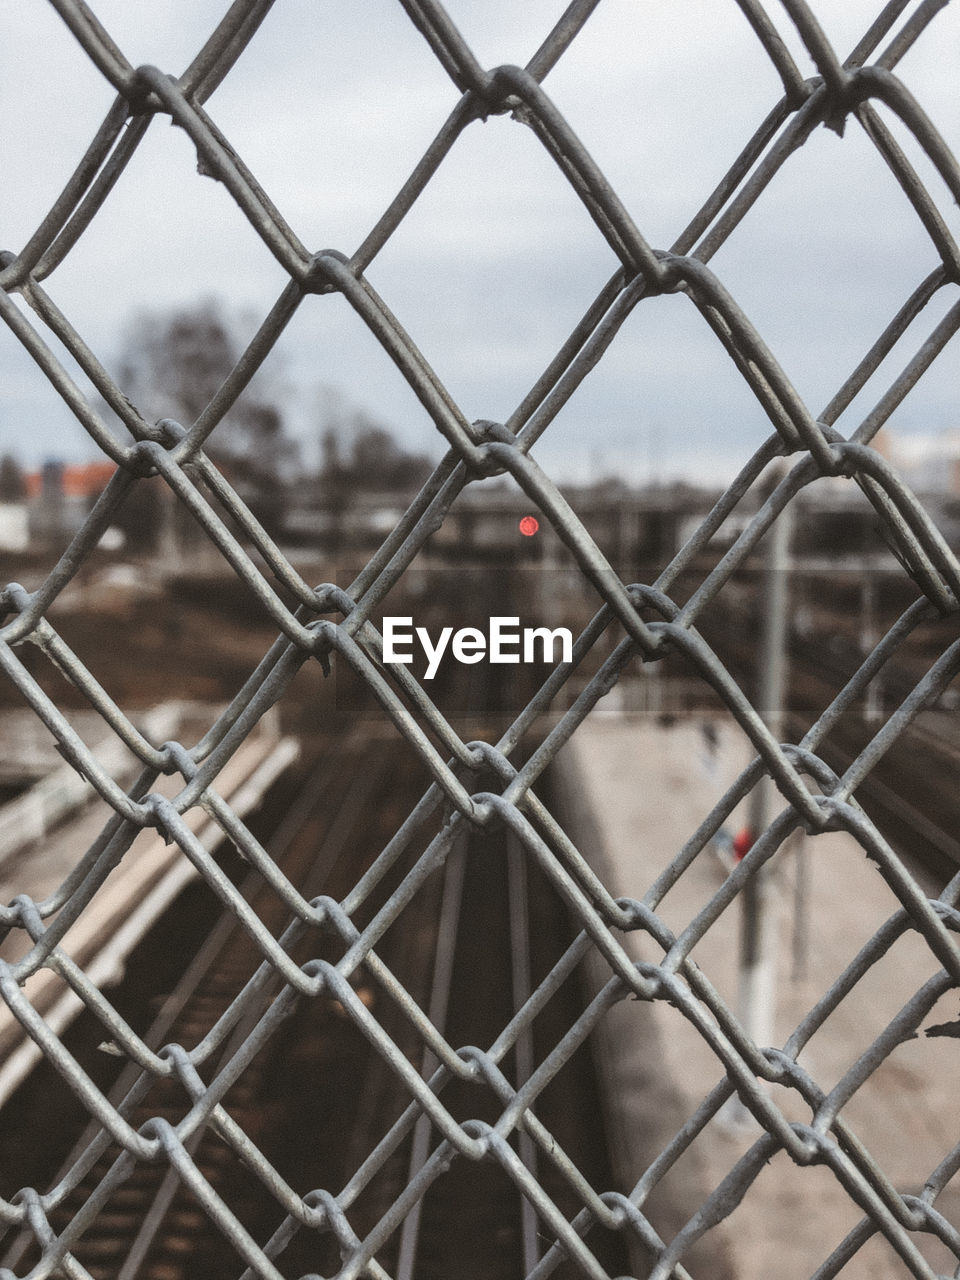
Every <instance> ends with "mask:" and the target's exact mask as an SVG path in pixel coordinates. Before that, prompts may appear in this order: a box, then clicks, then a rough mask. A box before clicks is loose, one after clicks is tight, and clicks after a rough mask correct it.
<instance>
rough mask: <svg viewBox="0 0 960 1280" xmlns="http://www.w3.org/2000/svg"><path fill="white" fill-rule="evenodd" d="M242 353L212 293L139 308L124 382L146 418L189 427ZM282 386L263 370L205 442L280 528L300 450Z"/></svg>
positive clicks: (261, 514) (123, 365)
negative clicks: (166, 306)
mask: <svg viewBox="0 0 960 1280" xmlns="http://www.w3.org/2000/svg"><path fill="white" fill-rule="evenodd" d="M241 353H242V343H241V340H240V338H239V336H238V334H237V326H236V324H235V322H234V321H233V320H232V319H231V318H230V317H229V316H228V315H227V314H226V312H225V311H224V310H223V308H222V307H221V306H220V305H219V304H218V303H216V302H214V301H212V300H209V299H208V300H205V301H203V302H199V303H197V304H196V305H194V306H191V307H183V308H177V309H173V310H170V311H150V312H142V313H140V314H139V315H138V316H136V317H135V318H134V320H133V321H132V323H131V324H130V325H129V327H128V330H127V333H126V337H125V340H124V345H123V350H122V353H121V359H120V368H119V374H120V382H121V385H122V386H123V388H124V390H125V391H126V393H127V395H128V396H129V397H130V399H131V400H132V401H133V402H134V403H135V404H136V405H137V406H138V408H139V409H140V410H141V411H142V412H143V413H145V414H146V415H147V416H148V417H149V418H151V419H152V420H154V421H156V420H158V419H160V418H172V419H174V420H175V421H177V422H179V423H181V424H182V425H183V426H187V427H189V426H191V425H192V424H193V423H194V422H195V421H196V419H197V418H198V417H199V416H200V414H201V413H202V411H203V410H204V408H205V407H206V406H207V404H208V403H209V402H210V400H211V399H212V398H213V396H214V395H215V394H216V392H217V390H218V389H219V387H220V385H221V384H222V383H223V381H224V379H225V378H226V377H227V376H228V374H229V373H230V371H231V370H232V369H233V367H234V366H235V364H236V363H237V360H238V359H239V357H240V355H241ZM281 399H282V396H281V393H280V391H279V390H278V388H277V386H276V383H275V381H270V380H267V379H266V378H265V377H264V374H263V372H262V371H261V372H260V373H259V374H258V375H257V377H256V378H255V380H254V384H253V385H252V386H250V387H247V388H246V390H245V391H244V392H243V394H242V395H241V396H240V398H239V399H238V400H237V402H236V403H235V404H234V405H233V407H232V408H231V409H230V411H229V412H228V413H227V414H226V415H225V417H224V418H223V420H222V421H221V422H220V423H219V425H218V426H217V427H216V428H215V430H214V431H213V433H212V435H211V436H210V437H209V439H208V441H207V444H206V446H205V452H206V453H207V455H208V457H209V458H210V459H211V460H212V461H213V462H214V463H215V464H216V465H217V466H218V467H219V468H220V469H221V470H222V471H223V472H224V474H225V475H226V476H227V478H228V479H229V480H230V482H231V484H232V485H233V486H234V488H236V489H237V491H238V492H239V493H240V494H241V496H242V497H243V498H244V499H245V501H246V502H247V503H248V505H249V506H250V507H251V508H252V509H253V511H254V512H255V514H256V515H257V516H258V518H259V519H260V520H261V521H263V523H264V524H266V525H267V526H268V527H270V528H276V527H277V524H278V521H279V518H280V514H281V504H282V481H283V477H284V473H285V470H286V468H287V467H288V466H289V465H290V464H291V462H292V461H293V460H294V458H295V455H296V447H295V445H294V444H293V442H292V440H291V439H290V437H289V435H288V434H287V431H286V426H285V422H284V416H283V411H282V408H281V404H280V402H281Z"/></svg>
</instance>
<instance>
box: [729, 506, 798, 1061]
mask: <svg viewBox="0 0 960 1280" xmlns="http://www.w3.org/2000/svg"><path fill="white" fill-rule="evenodd" d="M792 523H793V514H792V507H790V506H788V507H787V508H786V509H785V510H784V511H783V512H782V513H781V515H780V516H779V517H778V519H777V521H776V523H775V524H774V526H773V528H772V529H771V530H770V533H769V535H768V537H769V542H768V545H767V556H766V565H765V568H764V581H763V632H762V637H761V651H760V682H759V690H758V710H759V712H760V714H761V716H762V717H763V719H764V721H765V723H766V725H767V727H768V728H769V729H770V732H771V733H772V734H773V735H774V737H775V738H776V739H777V740H778V741H780V740H781V739H782V737H783V718H784V706H783V703H784V688H785V685H786V669H787V656H786V647H787V573H788V562H789V554H790V540H791V533H792ZM772 790H773V782H772V780H771V779H770V778H769V776H768V775H766V774H764V775H763V776H762V777H761V779H760V781H759V782H758V783H757V785H756V786H755V787H754V789H753V793H752V795H751V802H750V832H751V835H752V837H753V839H754V840H756V839H757V838H758V837H759V836H760V835H762V834H763V832H764V831H765V830H766V826H767V822H768V820H769V816H770V809H771V802H772V799H773V796H772ZM772 889H773V886H772V884H771V877H770V869H769V867H768V868H765V869H764V870H763V871H761V872H760V873H758V874H757V875H755V876H753V877H752V878H751V879H750V880H749V881H748V882H747V884H746V886H745V888H744V890H743V892H742V893H741V895H740V899H741V917H740V975H739V999H738V1003H739V1013H740V1020H741V1022H742V1024H743V1027H744V1029H745V1030H746V1032H747V1034H748V1035H749V1036H750V1037H751V1039H752V1040H753V1041H754V1043H755V1044H758V1045H769V1044H771V1043H772V1040H773V1023H774V1007H775V996H776V943H777V938H776V912H775V910H774V907H775V903H774V901H773V894H772Z"/></svg>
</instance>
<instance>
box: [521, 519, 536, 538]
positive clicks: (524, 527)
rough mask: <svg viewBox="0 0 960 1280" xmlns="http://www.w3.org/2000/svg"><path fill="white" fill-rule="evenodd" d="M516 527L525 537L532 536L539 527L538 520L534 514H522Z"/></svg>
mask: <svg viewBox="0 0 960 1280" xmlns="http://www.w3.org/2000/svg"><path fill="white" fill-rule="evenodd" d="M517 527H518V528H519V530H520V532H521V533H522V534H523V536H524V537H525V538H532V537H533V535H534V534H535V533H536V532H537V530H538V529H539V528H540V521H539V520H538V519H537V517H536V516H524V517H523V519H522V520H521V521H520V524H519V525H518V526H517Z"/></svg>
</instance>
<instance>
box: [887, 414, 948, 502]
mask: <svg viewBox="0 0 960 1280" xmlns="http://www.w3.org/2000/svg"><path fill="white" fill-rule="evenodd" d="M874 447H875V448H876V450H877V452H878V453H880V454H881V455H882V456H883V457H884V458H886V459H887V460H888V462H890V464H891V465H892V466H894V467H896V469H897V470H898V471H899V472H900V474H901V475H902V476H903V478H904V480H906V482H907V484H908V485H909V486H910V488H911V489H913V490H914V492H915V493H918V494H931V495H932V494H936V495H938V496H940V497H952V498H956V497H960V427H949V428H947V429H945V430H943V431H938V432H929V433H924V434H922V435H906V434H901V433H895V432H893V431H888V430H884V431H881V432H880V433H879V434H878V435H877V438H876V440H875V441H874Z"/></svg>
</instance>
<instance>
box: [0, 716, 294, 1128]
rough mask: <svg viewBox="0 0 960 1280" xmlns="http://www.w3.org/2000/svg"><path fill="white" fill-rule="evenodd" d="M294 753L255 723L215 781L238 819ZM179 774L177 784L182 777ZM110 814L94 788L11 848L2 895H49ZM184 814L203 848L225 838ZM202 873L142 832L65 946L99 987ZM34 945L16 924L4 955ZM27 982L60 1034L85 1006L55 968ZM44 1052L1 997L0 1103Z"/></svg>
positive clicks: (167, 782) (0, 883) (197, 814)
mask: <svg viewBox="0 0 960 1280" xmlns="http://www.w3.org/2000/svg"><path fill="white" fill-rule="evenodd" d="M298 753H299V744H298V742H297V741H296V740H295V739H293V738H289V737H278V735H277V734H276V733H275V732H274V731H273V730H272V728H270V727H267V728H261V729H260V730H259V731H258V732H256V733H254V734H252V735H251V736H250V737H249V738H248V739H247V740H246V741H245V742H244V743H243V744H242V745H241V747H240V748H239V749H238V750H237V752H236V754H235V755H234V756H233V757H232V758H231V759H230V760H229V761H228V762H227V764H226V766H225V767H224V769H223V770H222V771H221V773H220V775H219V777H218V779H217V790H218V792H219V794H220V795H221V796H222V798H223V799H224V800H226V801H227V803H229V804H230V805H231V807H232V809H233V811H234V813H236V814H237V816H238V817H241V818H242V817H244V816H245V815H246V814H248V813H249V812H250V811H251V810H252V809H254V808H255V807H256V806H257V805H258V804H259V803H260V802H261V800H262V798H263V796H264V794H265V793H266V791H267V790H268V788H269V787H270V786H271V785H272V783H273V782H274V781H275V780H276V779H277V778H278V777H279V775H280V773H281V772H282V771H283V770H284V769H285V768H287V766H288V765H289V764H290V763H291V762H292V761H293V760H294V759H295V758H296V757H297V755H298ZM178 781H179V783H180V785H182V779H178ZM175 787H176V783H174V782H173V781H172V780H171V779H167V778H163V777H161V778H160V779H158V780H157V783H156V785H155V788H154V789H155V790H156V791H159V792H161V793H164V792H170V791H171V789H172V788H173V789H175ZM89 790H90V791H91V793H92V789H89ZM13 803H14V804H16V803H17V802H16V801H14V802H13ZM109 816H110V810H109V807H108V806H107V805H106V804H105V802H103V801H102V800H101V799H100V798H99V797H96V798H95V799H93V800H88V802H87V803H86V804H85V805H82V806H77V807H76V812H75V816H74V817H73V818H72V819H71V820H70V821H68V822H65V823H63V824H62V825H60V826H58V827H57V828H56V829H55V830H54V831H52V832H49V833H47V834H46V835H45V836H44V837H43V838H42V840H40V841H37V842H36V843H34V844H32V845H28V846H27V847H25V848H24V849H23V850H22V851H21V852H20V853H19V854H18V855H16V856H8V857H7V859H6V860H5V862H4V863H3V864H2V866H0V893H2V895H3V901H4V902H9V901H10V900H11V898H12V897H13V896H14V895H16V894H18V893H27V894H29V895H30V896H31V897H32V898H33V899H34V901H42V900H43V899H44V898H46V897H48V896H49V895H50V894H52V893H53V891H54V890H55V889H56V888H57V887H58V886H59V885H60V884H61V883H62V882H63V880H64V879H65V878H66V876H67V875H68V874H69V872H70V871H71V870H72V868H73V867H74V865H75V864H76V863H77V862H78V861H79V860H80V858H82V856H83V854H84V853H85V851H86V850H87V849H88V848H89V847H90V846H91V845H92V844H93V842H94V840H95V839H96V838H97V836H98V835H99V833H100V831H101V829H102V828H103V826H104V824H105V822H106V821H107V819H108V817H109ZM185 821H186V823H187V825H188V826H189V827H190V829H191V830H192V831H193V832H194V834H195V835H196V836H197V838H198V839H199V841H200V842H201V844H203V845H204V846H205V847H206V848H207V849H210V850H213V849H215V848H216V846H217V845H218V844H219V843H221V841H222V840H223V839H224V836H223V833H222V831H221V830H220V828H219V827H218V826H217V825H216V823H214V822H213V821H212V820H210V819H209V818H207V816H206V814H205V813H204V812H203V811H202V809H200V808H199V807H195V808H193V809H191V810H189V811H188V812H187V814H185ZM198 874H199V873H198V872H197V871H196V869H195V868H194V866H193V864H192V863H191V862H189V861H188V859H187V858H186V857H185V856H184V855H183V854H182V853H181V851H180V849H179V848H178V847H177V846H176V845H172V844H167V843H166V842H165V841H164V838H163V837H162V836H161V835H159V834H158V833H157V832H156V831H153V830H145V831H142V832H140V833H139V835H138V836H137V837H136V839H135V840H134V841H133V843H132V845H131V846H130V849H129V850H128V852H127V853H126V855H125V856H124V858H123V859H122V861H121V862H120V864H119V866H117V867H116V868H115V869H114V870H113V871H112V872H111V873H110V875H109V876H108V877H107V878H106V880H105V881H104V883H103V885H102V886H101V887H100V889H99V890H98V891H97V893H96V895H95V897H94V898H93V900H92V901H91V903H90V904H89V905H88V907H87V909H86V910H85V911H84V912H83V913H81V915H80V917H79V918H78V920H77V921H76V922H75V923H74V924H73V925H72V927H71V928H70V929H69V930H68V931H67V932H66V934H65V936H64V939H63V943H62V944H61V945H62V947H63V949H64V951H65V952H66V954H67V955H69V956H70V957H71V958H72V959H73V960H74V961H75V962H76V963H77V964H78V965H80V966H81V967H82V968H83V970H84V972H85V973H86V976H87V977H88V978H89V979H90V981H91V982H93V983H94V984H95V985H96V986H98V987H101V988H103V987H108V986H110V985H111V984H112V983H115V982H116V981H118V980H119V978H120V977H121V976H122V973H123V965H124V962H125V960H126V958H127V956H128V955H129V954H130V952H131V951H132V950H133V948H134V947H135V946H136V945H137V943H138V942H139V941H140V939H141V938H142V937H143V936H144V935H145V934H146V932H147V931H148V930H149V929H150V928H151V926H152V925H153V923H154V921H155V920H156V919H157V918H158V917H159V916H160V915H161V914H162V913H163V912H164V911H165V910H166V909H167V907H169V906H170V905H171V903H172V902H173V901H174V900H175V899H176V897H177V896H178V895H179V894H180V893H181V892H182V890H183V889H184V888H185V887H186V885H187V884H189V883H190V881H191V880H193V879H194V878H195V877H196V876H197V875H198ZM30 945H31V944H30V939H29V938H28V937H27V936H26V935H25V934H24V933H23V932H22V931H20V930H15V931H14V932H13V933H11V934H10V935H9V936H8V937H7V938H6V939H5V940H4V941H3V942H2V943H0V955H2V956H3V957H4V958H5V959H8V960H11V961H12V960H14V959H16V958H17V957H18V956H19V955H22V954H23V953H25V952H26V951H27V950H28V949H29V947H30ZM24 991H25V992H26V994H27V995H28V996H29V998H30V1001H31V1003H32V1004H33V1007H34V1008H35V1009H36V1010H37V1011H38V1012H40V1013H41V1014H42V1015H43V1017H44V1020H45V1021H46V1023H47V1025H48V1026H49V1027H50V1028H52V1029H53V1030H54V1031H55V1032H57V1033H60V1032H62V1030H63V1029H64V1028H65V1027H66V1026H68V1025H69V1023H70V1022H71V1021H72V1020H73V1019H74V1018H75V1017H76V1016H77V1014H78V1013H79V1012H80V1011H81V1009H82V1007H83V1006H82V1002H81V1000H80V998H79V997H78V996H77V995H75V993H74V992H73V991H72V990H71V989H70V988H69V987H68V985H67V984H66V982H65V981H64V980H63V979H62V978H61V977H60V975H59V974H58V973H56V972H55V971H53V970H52V969H47V968H44V969H41V970H39V971H38V972H37V973H35V974H33V976H32V977H30V978H29V979H28V980H27V982H26V984H25V986H24ZM40 1052H41V1051H40V1049H39V1048H38V1047H37V1046H36V1045H35V1044H34V1042H33V1041H32V1040H30V1039H29V1038H28V1037H27V1035H26V1033H25V1032H24V1030H23V1027H22V1026H21V1024H20V1023H19V1021H18V1020H17V1019H16V1018H15V1017H14V1015H13V1014H12V1012H11V1011H10V1009H9V1007H8V1006H7V1005H6V1004H4V1003H2V1002H0V1104H2V1103H3V1102H4V1101H5V1100H6V1099H7V1098H8V1097H9V1096H10V1095H11V1093H12V1092H13V1091H14V1089H16V1087H17V1086H18V1085H19V1084H20V1082H21V1081H22V1080H23V1079H24V1078H25V1076H26V1075H27V1073H28V1072H29V1071H30V1070H31V1069H32V1068H33V1066H34V1065H35V1063H36V1062H37V1061H38V1060H39V1058H40Z"/></svg>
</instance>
